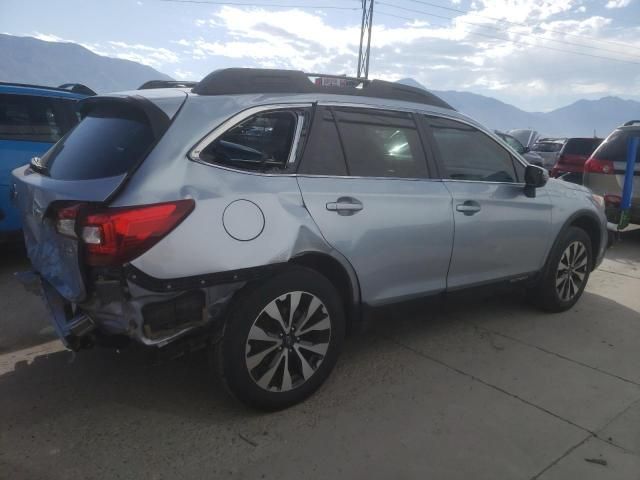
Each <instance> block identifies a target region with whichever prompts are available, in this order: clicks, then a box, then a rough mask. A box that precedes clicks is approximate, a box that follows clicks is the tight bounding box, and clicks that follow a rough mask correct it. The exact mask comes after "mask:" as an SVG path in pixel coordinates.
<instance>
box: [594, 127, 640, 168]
mask: <svg viewBox="0 0 640 480" xmlns="http://www.w3.org/2000/svg"><path fill="white" fill-rule="evenodd" d="M632 134H633V135H634V136H638V137H640V132H638V131H637V130H636V131H635V132H629V131H625V130H616V131H615V132H613V133H612V134H611V135H609V136H608V137H607V139H606V140H605V141H604V142H602V144H601V145H600V146H599V147H598V148H597V150H596V151H595V152H594V154H593V156H594V157H595V158H598V159H600V160H610V161H612V162H626V161H627V148H628V142H629V137H631V135H632ZM636 163H640V149H638V152H637V154H636Z"/></svg>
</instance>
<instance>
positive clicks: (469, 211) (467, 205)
mask: <svg viewBox="0 0 640 480" xmlns="http://www.w3.org/2000/svg"><path fill="white" fill-rule="evenodd" d="M456 210H457V211H458V212H461V213H464V214H465V215H467V216H468V215H474V214H476V213H478V212H479V211H480V210H481V208H480V204H479V203H478V202H474V201H473V200H467V201H466V202H464V203H459V204H458V205H456Z"/></svg>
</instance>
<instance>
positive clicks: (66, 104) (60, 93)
mask: <svg viewBox="0 0 640 480" xmlns="http://www.w3.org/2000/svg"><path fill="white" fill-rule="evenodd" d="M90 94H93V95H95V92H93V91H92V90H90V89H88V88H87V87H85V86H84V85H80V84H65V85H62V86H61V87H59V88H52V87H43V86H37V85H23V84H17V83H0V241H6V240H11V239H19V238H21V235H20V227H21V221H20V214H19V212H18V210H17V209H16V208H15V207H14V206H12V205H11V202H10V197H11V192H10V185H11V171H12V170H13V169H14V168H16V167H18V166H20V165H25V164H28V163H29V161H30V160H31V158H32V157H37V156H39V155H42V154H43V153H44V152H45V151H47V150H48V149H49V148H50V147H51V145H53V144H54V143H55V142H57V141H58V140H59V139H60V138H62V136H64V135H65V134H66V133H67V132H68V131H69V130H70V129H71V128H73V127H74V126H75V125H76V124H77V123H78V120H79V117H78V115H77V113H76V105H77V102H78V100H81V99H83V98H86V97H87V96H88V95H90Z"/></svg>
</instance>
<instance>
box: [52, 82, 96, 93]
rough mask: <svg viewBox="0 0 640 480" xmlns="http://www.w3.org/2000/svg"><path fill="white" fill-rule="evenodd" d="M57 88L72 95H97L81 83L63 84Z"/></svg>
mask: <svg viewBox="0 0 640 480" xmlns="http://www.w3.org/2000/svg"><path fill="white" fill-rule="evenodd" d="M58 88H59V89H62V90H69V91H70V92H73V93H82V94H83V95H92V96H93V95H97V93H96V92H94V91H93V90H91V89H90V88H89V87H87V86H86V85H83V84H81V83H63V84H62V85H60V86H58Z"/></svg>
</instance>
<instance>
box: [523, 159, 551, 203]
mask: <svg viewBox="0 0 640 480" xmlns="http://www.w3.org/2000/svg"><path fill="white" fill-rule="evenodd" d="M548 180H549V172H548V171H547V170H546V169H544V168H542V167H538V166H537V165H527V167H526V168H525V170H524V183H525V186H524V193H525V195H526V196H527V197H531V198H535V196H536V188H541V187H544V186H545V185H546V184H547V181H548Z"/></svg>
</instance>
